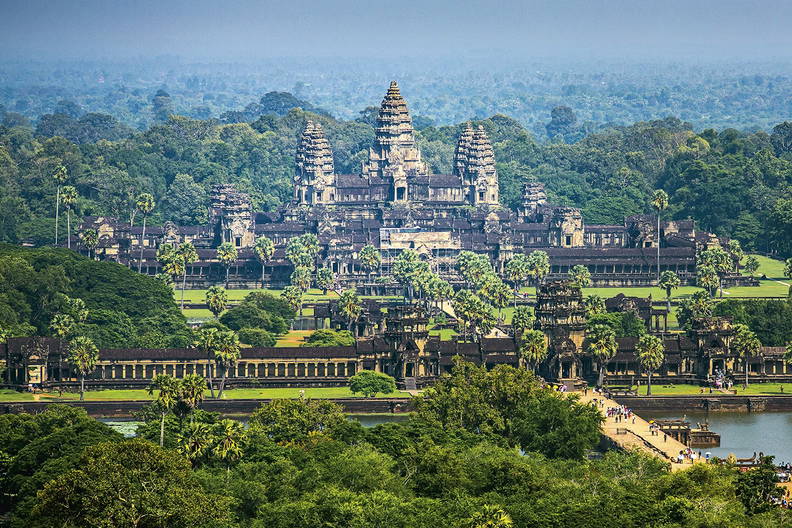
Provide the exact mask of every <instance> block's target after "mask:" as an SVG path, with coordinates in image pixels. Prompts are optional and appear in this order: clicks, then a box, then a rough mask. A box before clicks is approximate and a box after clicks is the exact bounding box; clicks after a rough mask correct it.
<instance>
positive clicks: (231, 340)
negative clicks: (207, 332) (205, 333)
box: [214, 331, 240, 398]
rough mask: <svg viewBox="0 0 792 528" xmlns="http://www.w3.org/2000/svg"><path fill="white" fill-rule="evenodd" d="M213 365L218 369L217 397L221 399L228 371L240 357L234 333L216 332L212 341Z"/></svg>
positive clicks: (237, 341)
mask: <svg viewBox="0 0 792 528" xmlns="http://www.w3.org/2000/svg"><path fill="white" fill-rule="evenodd" d="M214 354H215V357H214V359H215V363H217V366H218V367H220V371H221V372H222V377H221V378H220V388H219V389H218V391H217V397H218V398H222V397H223V390H224V389H225V382H226V376H227V375H228V369H229V368H232V367H233V366H234V365H235V364H236V362H237V360H238V359H239V356H240V348H239V337H237V335H236V334H235V333H234V332H230V331H229V332H217V334H216V335H215V340H214Z"/></svg>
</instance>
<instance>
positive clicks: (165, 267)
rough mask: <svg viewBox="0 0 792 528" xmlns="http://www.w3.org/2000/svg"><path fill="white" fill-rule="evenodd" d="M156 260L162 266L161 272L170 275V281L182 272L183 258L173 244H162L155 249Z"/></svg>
mask: <svg viewBox="0 0 792 528" xmlns="http://www.w3.org/2000/svg"><path fill="white" fill-rule="evenodd" d="M157 262H159V263H160V265H161V266H162V272H163V273H165V274H166V275H168V276H169V277H170V281H171V282H172V283H174V282H176V278H177V277H180V276H181V275H182V273H183V272H184V268H185V266H184V259H183V258H182V256H181V254H179V251H178V250H177V249H176V247H174V246H173V244H162V245H161V246H160V247H159V248H158V249H157Z"/></svg>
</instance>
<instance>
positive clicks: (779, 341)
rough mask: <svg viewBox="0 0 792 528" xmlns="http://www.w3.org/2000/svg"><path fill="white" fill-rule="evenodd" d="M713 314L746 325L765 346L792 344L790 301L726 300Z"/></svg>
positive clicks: (716, 307) (715, 308) (791, 303)
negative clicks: (730, 318)
mask: <svg viewBox="0 0 792 528" xmlns="http://www.w3.org/2000/svg"><path fill="white" fill-rule="evenodd" d="M713 312H714V315H718V316H726V317H732V318H733V319H734V322H735V323H739V324H744V325H746V326H747V327H748V328H749V329H751V330H752V331H753V332H754V333H755V334H756V336H757V338H758V339H759V340H760V341H761V342H762V344H764V345H765V346H786V344H787V343H790V342H792V302H790V301H773V300H761V299H756V300H745V301H744V300H736V299H726V300H725V301H721V302H719V303H718V304H717V305H715V307H714V310H713Z"/></svg>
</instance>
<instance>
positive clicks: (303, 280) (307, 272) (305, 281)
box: [289, 266, 313, 293]
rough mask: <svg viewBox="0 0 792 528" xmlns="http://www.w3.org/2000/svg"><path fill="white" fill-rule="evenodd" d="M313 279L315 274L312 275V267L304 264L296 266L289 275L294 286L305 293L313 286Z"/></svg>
mask: <svg viewBox="0 0 792 528" xmlns="http://www.w3.org/2000/svg"><path fill="white" fill-rule="evenodd" d="M311 279H313V276H312V275H311V269H310V268H306V267H304V266H298V267H296V268H294V271H293V272H292V274H291V277H289V282H290V283H291V285H292V286H297V287H298V288H300V290H301V291H302V292H303V293H305V292H307V291H308V289H309V288H310V287H311Z"/></svg>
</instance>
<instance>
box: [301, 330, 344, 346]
mask: <svg viewBox="0 0 792 528" xmlns="http://www.w3.org/2000/svg"><path fill="white" fill-rule="evenodd" d="M354 344H355V338H354V337H353V336H352V333H351V332H350V331H349V330H340V331H338V332H336V331H335V330H329V329H322V330H316V331H315V332H314V333H312V334H311V335H309V336H308V337H307V338H306V339H305V342H304V343H303V344H302V346H304V347H333V346H352V345H354Z"/></svg>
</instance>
